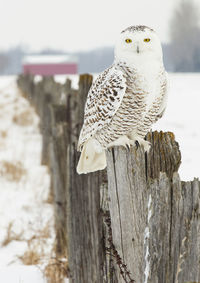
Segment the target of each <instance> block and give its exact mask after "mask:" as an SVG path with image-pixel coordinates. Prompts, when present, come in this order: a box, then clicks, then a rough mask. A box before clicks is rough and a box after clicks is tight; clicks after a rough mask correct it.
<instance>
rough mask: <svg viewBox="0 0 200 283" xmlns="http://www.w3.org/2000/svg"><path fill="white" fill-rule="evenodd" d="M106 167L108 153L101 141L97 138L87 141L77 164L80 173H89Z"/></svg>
mask: <svg viewBox="0 0 200 283" xmlns="http://www.w3.org/2000/svg"><path fill="white" fill-rule="evenodd" d="M104 168H106V154H105V150H104V149H102V147H101V145H100V143H99V142H98V141H97V140H95V139H89V140H87V141H86V142H85V144H84V146H83V150H82V152H81V156H80V159H79V162H78V166H77V169H76V170H77V173H78V174H87V173H90V172H95V171H98V170H103V169H104Z"/></svg>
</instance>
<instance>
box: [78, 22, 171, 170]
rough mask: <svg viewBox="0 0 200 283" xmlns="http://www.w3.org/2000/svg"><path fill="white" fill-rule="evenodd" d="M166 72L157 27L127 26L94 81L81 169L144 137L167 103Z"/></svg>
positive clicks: (144, 143) (141, 142)
mask: <svg viewBox="0 0 200 283" xmlns="http://www.w3.org/2000/svg"><path fill="white" fill-rule="evenodd" d="M167 85H168V83H167V73H166V71H165V68H164V66H163V56H162V47H161V43H160V40H159V38H158V36H157V35H156V33H155V31H154V30H153V29H151V28H149V27H146V26H131V27H128V28H127V29H125V30H123V31H122V32H121V34H120V35H119V38H118V40H117V42H116V46H115V60H114V63H113V65H112V66H111V67H109V68H108V69H106V70H105V71H104V72H103V73H101V74H100V75H99V76H98V77H97V79H96V80H95V82H94V83H93V84H92V86H91V88H90V90H89V93H88V97H87V101H86V105H85V113H84V123H83V127H82V129H81V133H80V137H79V142H78V150H79V151H81V156H80V159H79V162H78V166H77V172H78V173H79V174H82V173H85V174H86V173H89V172H94V171H97V170H102V169H104V168H105V167H106V154H105V150H106V149H107V148H109V147H113V146H126V147H127V146H128V147H130V146H131V145H135V142H136V141H137V142H138V143H139V145H140V146H143V147H144V150H145V151H148V150H149V148H150V143H149V142H147V141H145V140H144V137H145V135H146V134H147V132H148V131H149V130H150V129H151V126H152V124H153V123H155V122H156V121H157V120H158V119H159V118H161V117H162V115H163V113H164V111H165V108H166V98H167Z"/></svg>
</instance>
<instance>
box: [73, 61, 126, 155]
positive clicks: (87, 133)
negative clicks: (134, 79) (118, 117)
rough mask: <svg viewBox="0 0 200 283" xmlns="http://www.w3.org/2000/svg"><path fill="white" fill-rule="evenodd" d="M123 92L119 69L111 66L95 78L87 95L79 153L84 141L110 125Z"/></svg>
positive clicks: (122, 79) (122, 78) (123, 87)
mask: <svg viewBox="0 0 200 283" xmlns="http://www.w3.org/2000/svg"><path fill="white" fill-rule="evenodd" d="M125 91H126V79H125V77H124V76H123V73H122V71H120V70H119V69H116V68H115V67H113V66H112V67H110V68H108V69H106V70H105V71H104V72H103V73H102V74H100V75H99V76H98V77H97V79H96V80H95V82H94V83H93V84H92V86H91V88H90V90H89V93H88V97H87V101H86V105H85V113H84V123H83V127H82V129H81V133H80V137H79V142H78V150H80V151H81V148H82V146H83V144H84V143H85V141H87V140H88V139H89V138H90V137H93V136H94V135H95V133H96V132H97V131H99V130H100V129H102V128H103V127H104V126H105V125H106V124H109V123H110V121H111V119H112V117H113V116H114V115H115V113H116V111H117V110H118V108H119V106H120V104H121V102H122V99H123V96H124V94H125Z"/></svg>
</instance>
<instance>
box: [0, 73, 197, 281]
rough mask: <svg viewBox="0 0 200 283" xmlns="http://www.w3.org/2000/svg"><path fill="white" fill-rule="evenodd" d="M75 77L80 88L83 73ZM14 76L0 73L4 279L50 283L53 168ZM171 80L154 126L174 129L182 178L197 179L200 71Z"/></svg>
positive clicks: (0, 259) (0, 261) (0, 265)
mask: <svg viewBox="0 0 200 283" xmlns="http://www.w3.org/2000/svg"><path fill="white" fill-rule="evenodd" d="M70 78H71V79H72V80H73V84H72V85H73V86H75V87H77V85H78V77H77V76H71V77H70ZM15 79H16V78H15V77H0V282H2V283H45V282H46V279H45V278H44V276H43V272H42V270H43V269H44V266H45V264H47V262H48V259H49V257H51V250H52V246H53V243H54V236H55V235H54V231H53V224H54V223H53V208H52V204H51V203H49V202H48V196H49V182H50V180H49V173H48V170H47V168H46V167H44V166H41V164H40V154H41V135H40V133H39V128H38V123H39V119H38V117H37V115H36V114H35V112H34V109H33V108H32V107H31V106H30V105H29V103H28V101H26V100H25V99H24V98H23V97H22V96H21V95H20V93H19V91H18V90H17V87H16V82H15ZM37 79H38V78H37ZM64 79H65V77H57V78H56V80H57V81H60V82H64ZM170 82H171V83H170V85H171V86H170V93H169V101H168V107H167V110H166V113H165V115H164V117H163V118H162V119H161V120H160V121H159V122H157V124H156V125H155V126H154V127H153V129H154V130H155V129H157V130H162V131H172V132H174V133H175V136H176V140H177V141H178V142H179V144H180V148H181V152H182V164H181V168H180V171H179V173H180V175H181V179H182V180H192V179H193V177H199V176H200V165H199V157H200V126H199V124H200V113H199V112H200V74H170Z"/></svg>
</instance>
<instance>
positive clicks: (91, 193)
mask: <svg viewBox="0 0 200 283" xmlns="http://www.w3.org/2000/svg"><path fill="white" fill-rule="evenodd" d="M91 83H92V76H90V75H82V76H80V81H79V90H78V93H75V94H74V96H71V97H68V106H69V107H70V109H73V111H71V112H70V113H69V112H68V114H70V144H69V145H68V151H67V152H68V155H67V156H68V159H67V164H68V165H67V168H68V169H67V177H66V180H67V185H66V188H67V241H68V261H69V281H70V282H71V283H84V282H85V283H89V282H91V283H103V282H107V281H103V278H104V257H105V250H104V244H103V225H102V214H101V210H100V186H101V184H102V181H103V177H102V174H103V173H102V172H96V173H92V174H87V175H78V174H77V172H76V166H77V163H78V158H79V155H80V154H79V153H78V152H77V141H78V136H79V133H80V128H81V126H82V123H83V114H84V104H85V100H86V97H87V94H88V90H89V88H90V86H91Z"/></svg>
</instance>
